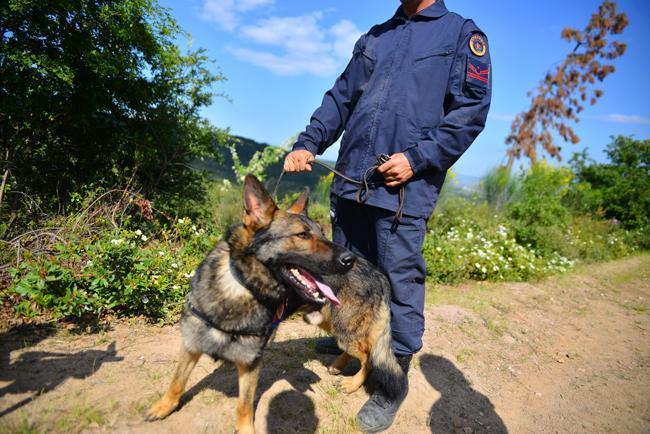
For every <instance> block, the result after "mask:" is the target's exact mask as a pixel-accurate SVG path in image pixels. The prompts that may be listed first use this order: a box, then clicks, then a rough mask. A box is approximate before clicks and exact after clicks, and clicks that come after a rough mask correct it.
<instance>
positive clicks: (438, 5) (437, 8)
mask: <svg viewBox="0 0 650 434" xmlns="http://www.w3.org/2000/svg"><path fill="white" fill-rule="evenodd" d="M447 12H449V11H448V10H447V7H446V6H445V2H444V0H436V2H435V3H434V4H432V5H431V6H429V7H428V8H426V9H422V10H421V11H420V13H418V14H417V15H415V16H414V17H413V18H415V17H420V16H422V17H427V18H440V17H441V16H443V15H445V14H446V13H447ZM397 17H401V18H407V16H406V14H405V13H404V10H403V9H402V6H400V7H399V8H397V12H395V17H394V18H397Z"/></svg>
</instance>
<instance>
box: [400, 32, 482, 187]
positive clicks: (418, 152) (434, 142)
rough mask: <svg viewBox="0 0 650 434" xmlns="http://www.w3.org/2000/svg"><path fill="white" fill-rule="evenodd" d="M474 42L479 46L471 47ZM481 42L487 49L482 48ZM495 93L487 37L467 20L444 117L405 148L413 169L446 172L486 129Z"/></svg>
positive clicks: (456, 55) (416, 170) (449, 86)
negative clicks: (493, 93)
mask: <svg viewBox="0 0 650 434" xmlns="http://www.w3.org/2000/svg"><path fill="white" fill-rule="evenodd" d="M472 38H474V39H473V40H472ZM470 41H473V42H474V43H476V44H478V45H475V48H474V49H471V48H470ZM481 43H482V44H483V47H484V52H482V51H481V50H480V48H481ZM477 48H478V49H477ZM477 53H478V54H477ZM491 96H492V66H491V62H490V53H489V49H488V44H487V38H486V37H485V35H484V34H483V33H482V32H481V31H480V30H479V29H478V27H476V25H475V24H474V23H473V22H472V21H467V22H465V24H464V25H463V30H462V31H461V37H460V38H459V44H458V47H457V49H456V54H455V57H454V60H453V65H452V69H451V74H450V78H449V82H448V85H447V91H446V95H445V107H444V116H443V118H442V119H441V121H440V124H439V125H438V127H437V128H434V129H431V130H427V131H426V132H425V133H424V134H423V135H422V137H421V138H420V140H419V141H418V142H417V143H414V144H413V145H412V146H411V147H409V148H408V149H406V150H405V156H406V158H407V159H408V160H409V163H410V164H411V169H413V172H414V173H415V174H418V173H421V172H423V171H425V170H431V169H433V170H439V171H443V172H446V171H447V170H448V169H449V168H450V167H451V166H453V164H454V163H455V162H456V161H457V160H458V159H459V158H460V156H461V155H462V154H463V153H464V152H465V151H466V150H467V148H469V146H470V145H471V144H472V142H473V141H474V139H475V138H476V137H477V136H478V135H479V133H480V132H481V131H482V130H483V127H484V126H485V121H486V119H487V114H488V110H489V108H490V99H491Z"/></svg>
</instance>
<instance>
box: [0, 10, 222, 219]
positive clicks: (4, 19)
mask: <svg viewBox="0 0 650 434" xmlns="http://www.w3.org/2000/svg"><path fill="white" fill-rule="evenodd" d="M185 36H186V34H185V33H184V32H183V31H182V30H181V29H180V27H179V26H178V24H177V23H176V21H175V20H174V19H173V17H172V16H171V15H170V13H169V11H168V10H166V9H164V8H162V7H161V6H159V5H158V3H157V2H156V0H57V1H40V0H8V1H4V2H2V3H0V38H1V40H0V143H1V147H2V149H1V151H2V152H1V154H0V155H1V156H0V158H2V159H3V161H2V166H3V167H2V174H4V176H3V178H2V179H3V183H2V186H1V189H0V192H2V193H4V192H5V190H6V189H7V188H10V191H8V192H7V193H17V194H13V195H12V194H8V195H7V197H8V198H9V199H8V200H7V202H9V208H10V209H11V211H12V212H13V213H14V215H15V212H16V211H17V210H18V209H19V208H20V205H21V203H20V202H21V198H24V197H31V199H32V200H33V201H35V202H36V203H37V204H38V205H39V206H40V208H41V209H42V210H43V211H45V212H52V211H58V212H66V211H67V209H68V207H69V204H70V202H69V198H70V195H71V194H72V193H74V192H78V191H81V190H82V188H84V187H85V188H88V186H92V187H113V186H127V185H128V186H129V187H131V188H136V189H140V190H141V191H142V192H143V193H144V194H145V195H146V196H147V197H149V198H151V199H163V198H164V199H165V200H166V201H167V203H168V205H169V206H174V205H175V204H176V203H177V202H178V200H180V199H181V198H185V199H187V198H192V197H196V196H197V194H198V193H199V192H200V191H201V189H200V181H201V178H200V176H199V175H198V173H197V172H196V171H195V170H193V169H191V167H190V163H191V162H192V161H193V160H195V159H196V158H197V157H213V156H216V150H215V145H216V144H218V143H220V142H221V140H222V139H223V137H224V135H225V133H224V132H223V131H220V130H218V129H216V128H214V127H212V126H211V125H210V124H209V123H208V122H206V121H205V120H203V119H201V117H200V116H199V110H200V109H201V107H203V106H206V105H208V104H209V103H210V102H211V100H212V98H213V96H214V94H213V93H212V91H211V86H212V85H213V84H214V83H215V82H218V81H221V80H224V77H223V75H221V73H220V72H219V71H218V69H215V68H214V67H212V66H211V62H210V60H209V59H208V58H207V57H206V55H205V52H204V51H203V50H195V51H189V52H185V53H184V52H182V51H181V50H180V49H179V47H178V46H177V44H176V41H177V40H178V39H182V38H183V37H185ZM1 197H2V196H1V195H0V198H1ZM0 210H1V208H0Z"/></svg>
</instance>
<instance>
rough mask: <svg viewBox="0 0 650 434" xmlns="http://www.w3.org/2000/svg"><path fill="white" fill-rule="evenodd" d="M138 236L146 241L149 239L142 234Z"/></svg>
mask: <svg viewBox="0 0 650 434" xmlns="http://www.w3.org/2000/svg"><path fill="white" fill-rule="evenodd" d="M140 238H141V239H142V241H147V240H148V239H149V238H147V236H146V235H143V236H141V237H140Z"/></svg>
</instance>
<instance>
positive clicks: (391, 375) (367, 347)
mask: <svg viewBox="0 0 650 434" xmlns="http://www.w3.org/2000/svg"><path fill="white" fill-rule="evenodd" d="M322 277H323V281H324V282H325V283H327V284H328V285H329V286H330V287H331V288H332V289H333V290H334V293H335V294H336V296H337V297H338V299H339V300H340V301H341V306H340V307H336V306H334V305H333V304H332V303H327V304H326V305H324V306H323V307H322V308H321V309H320V311H315V312H310V313H307V314H305V315H304V318H305V321H307V322H308V323H310V324H315V325H318V326H319V327H320V328H322V329H323V330H325V331H327V332H328V333H330V334H332V335H333V336H334V337H335V338H336V341H337V343H338V345H339V347H340V348H341V349H342V350H343V351H344V352H343V354H341V355H340V356H339V357H338V358H337V359H336V360H335V361H334V363H332V365H331V366H330V367H329V369H328V372H329V373H330V374H333V375H338V374H340V373H341V371H343V369H344V368H345V367H346V365H347V364H348V362H349V361H350V360H351V358H352V357H354V358H356V359H358V360H359V361H360V362H361V368H360V369H359V371H357V373H356V374H355V375H354V376H352V377H346V378H345V379H343V380H342V381H341V388H342V389H343V391H344V392H346V393H352V392H354V391H356V390H358V389H359V388H360V387H361V386H362V385H363V384H364V383H365V381H366V379H367V378H368V376H369V375H370V372H371V371H372V372H373V377H374V378H375V380H376V382H377V385H378V387H382V388H383V389H384V391H385V392H386V394H387V396H389V397H391V398H398V397H401V396H403V395H404V394H405V393H406V392H407V383H406V376H405V374H404V372H403V371H402V369H401V368H400V366H399V365H398V363H397V359H396V357H395V355H394V354H393V350H392V346H391V341H392V337H391V329H390V307H389V306H390V290H391V287H390V283H389V282H388V279H387V278H386V276H385V275H384V274H383V273H382V272H381V271H379V270H378V269H377V268H376V267H375V266H373V265H372V264H371V263H370V262H368V261H367V260H365V259H363V258H357V260H356V262H355V263H354V265H353V267H352V269H351V270H350V271H348V272H347V273H345V274H338V275H323V276H322Z"/></svg>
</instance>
